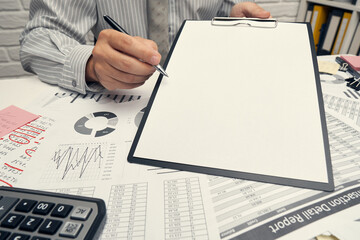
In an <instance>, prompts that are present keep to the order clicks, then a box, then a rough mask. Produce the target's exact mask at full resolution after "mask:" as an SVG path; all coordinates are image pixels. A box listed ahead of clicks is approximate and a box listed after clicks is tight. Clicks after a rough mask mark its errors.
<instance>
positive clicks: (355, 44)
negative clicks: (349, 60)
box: [348, 22, 360, 55]
mask: <svg viewBox="0 0 360 240" xmlns="http://www.w3.org/2000/svg"><path fill="white" fill-rule="evenodd" d="M348 53H349V54H354V55H359V53H360V22H359V23H358V25H357V27H356V30H355V34H354V37H353V39H352V41H351V44H350V48H349V51H348Z"/></svg>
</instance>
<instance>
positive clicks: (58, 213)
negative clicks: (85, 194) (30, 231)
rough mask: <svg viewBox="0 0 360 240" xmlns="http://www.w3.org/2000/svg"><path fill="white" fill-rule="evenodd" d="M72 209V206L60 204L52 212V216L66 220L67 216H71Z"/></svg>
mask: <svg viewBox="0 0 360 240" xmlns="http://www.w3.org/2000/svg"><path fill="white" fill-rule="evenodd" d="M72 208H73V206H71V205H66V204H58V205H56V207H55V208H54V210H53V211H52V212H51V216H53V217H61V218H65V217H67V215H69V213H70V211H71V209H72Z"/></svg>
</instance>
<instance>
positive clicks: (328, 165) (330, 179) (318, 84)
mask: <svg viewBox="0 0 360 240" xmlns="http://www.w3.org/2000/svg"><path fill="white" fill-rule="evenodd" d="M303 24H306V26H307V29H308V35H309V41H310V47H311V53H312V61H313V65H314V75H315V84H316V91H317V96H318V104H319V106H318V107H319V111H320V121H321V127H322V134H323V141H324V152H325V159H326V170H327V175H328V185H329V187H328V188H329V189H330V190H329V191H334V189H335V184H334V177H333V170H332V162H331V154H330V144H329V134H328V130H327V125H326V113H325V107H324V99H323V95H322V89H321V81H320V72H319V66H318V61H317V55H316V50H315V41H314V37H313V33H312V28H311V24H310V23H308V22H307V23H303Z"/></svg>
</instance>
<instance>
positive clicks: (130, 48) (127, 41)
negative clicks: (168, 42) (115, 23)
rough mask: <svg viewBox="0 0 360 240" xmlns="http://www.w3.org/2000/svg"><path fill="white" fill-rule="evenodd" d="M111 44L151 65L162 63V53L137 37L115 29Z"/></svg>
mask: <svg viewBox="0 0 360 240" xmlns="http://www.w3.org/2000/svg"><path fill="white" fill-rule="evenodd" d="M109 44H110V45H111V46H112V47H113V48H115V49H116V50H118V51H121V52H123V53H126V54H127V55H129V56H132V57H134V58H135V59H141V60H142V61H144V62H146V63H148V64H150V65H157V64H159V63H160V59H161V55H160V53H159V52H158V51H156V50H154V49H153V47H149V45H147V44H144V43H143V41H139V40H138V39H137V38H135V37H131V36H129V35H126V34H123V33H120V32H116V31H115V33H114V34H111V35H110V37H109Z"/></svg>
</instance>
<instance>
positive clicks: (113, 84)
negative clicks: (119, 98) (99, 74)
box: [100, 77, 144, 91]
mask: <svg viewBox="0 0 360 240" xmlns="http://www.w3.org/2000/svg"><path fill="white" fill-rule="evenodd" d="M100 83H101V85H102V86H103V87H105V88H106V89H107V90H110V91H113V90H116V89H133V88H137V87H140V86H142V85H143V84H144V83H124V82H119V81H115V80H114V79H112V78H111V77H105V78H104V79H102V81H101V82H100Z"/></svg>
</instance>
